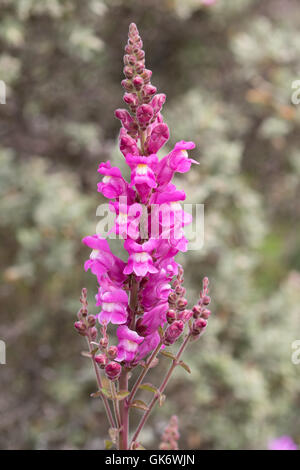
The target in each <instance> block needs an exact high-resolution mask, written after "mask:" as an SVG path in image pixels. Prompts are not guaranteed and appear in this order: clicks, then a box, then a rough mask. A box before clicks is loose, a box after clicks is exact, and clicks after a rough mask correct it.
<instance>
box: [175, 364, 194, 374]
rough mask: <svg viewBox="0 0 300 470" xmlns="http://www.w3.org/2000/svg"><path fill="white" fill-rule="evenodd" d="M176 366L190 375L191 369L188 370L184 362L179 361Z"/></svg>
mask: <svg viewBox="0 0 300 470" xmlns="http://www.w3.org/2000/svg"><path fill="white" fill-rule="evenodd" d="M178 364H179V365H180V366H181V367H183V368H184V369H185V370H186V371H187V372H188V373H189V374H190V373H191V369H190V368H189V366H188V365H187V364H186V363H185V362H183V361H180V362H179V363H178Z"/></svg>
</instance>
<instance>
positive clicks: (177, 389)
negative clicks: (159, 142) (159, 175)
mask: <svg viewBox="0 0 300 470" xmlns="http://www.w3.org/2000/svg"><path fill="white" fill-rule="evenodd" d="M299 13H300V7H299V2H298V1H297V0H265V1H263V2H262V1H259V0H239V1H236V0H226V1H224V0H223V1H222V0H216V2H215V4H213V5H210V6H204V5H203V3H202V1H201V0H185V1H182V0H143V1H138V0H135V1H133V0H106V1H105V0H85V1H82V0H2V1H1V6H0V16H1V21H0V79H1V80H3V81H5V83H6V86H7V96H6V104H5V105H2V104H1V105H0V122H1V126H0V160H1V162H0V234H1V246H0V263H1V287H0V305H1V306H0V309H1V318H0V339H3V340H5V341H6V345H7V365H5V366H4V365H2V366H0V378H1V389H0V447H1V448H2V449H54V448H56V449H78V448H84V449H99V448H103V438H104V437H105V435H106V429H107V426H106V421H105V416H104V413H103V409H102V405H101V403H100V401H98V400H92V399H90V398H89V394H90V393H91V392H93V391H95V383H94V376H93V372H92V369H91V368H90V364H88V363H87V362H86V361H87V360H86V359H85V358H83V357H81V356H80V351H81V350H82V349H84V341H83V339H82V338H81V337H80V336H79V335H77V334H76V333H75V332H74V330H73V322H74V319H75V316H76V312H77V310H78V298H79V295H80V290H81V288H82V287H83V286H86V287H88V289H89V300H90V306H91V312H92V313H96V309H95V307H94V294H95V292H96V283H95V279H94V278H93V276H91V275H90V274H89V273H85V272H84V270H83V262H84V260H85V259H86V258H87V257H88V255H89V250H87V249H86V248H85V247H83V246H81V238H82V237H83V236H85V235H87V234H91V233H94V231H95V227H96V223H97V218H96V215H95V212H96V207H97V205H98V204H99V203H100V202H101V197H100V195H99V194H97V192H96V183H97V181H98V174H97V166H98V164H99V162H101V161H103V160H106V159H108V158H112V159H113V160H114V161H115V163H117V164H119V165H122V157H121V154H120V153H119V152H118V148H117V134H118V129H119V122H118V121H117V120H116V119H114V117H113V112H114V109H115V108H117V107H122V89H121V86H120V80H121V79H122V55H123V47H124V45H125V42H126V40H127V31H128V25H129V23H130V22H132V21H134V22H136V23H137V25H138V27H139V30H140V33H141V35H142V38H143V40H144V48H145V51H146V63H147V66H148V68H151V69H152V70H153V84H154V85H156V86H157V87H158V89H159V91H160V92H164V93H166V94H167V97H168V100H167V103H166V105H165V107H164V110H163V111H164V118H165V120H166V122H167V123H168V124H169V126H170V130H171V139H170V142H169V143H168V148H171V146H172V145H173V144H174V143H175V142H176V141H177V140H181V139H185V140H194V141H195V142H196V144H197V148H196V150H195V151H193V154H192V157H193V158H196V159H198V160H199V161H200V165H199V167H197V168H195V167H194V168H193V170H192V171H191V172H190V173H189V174H187V175H183V176H182V177H181V178H180V179H178V181H177V182H176V184H178V186H179V187H181V188H182V189H185V190H186V192H187V201H188V202H198V203H204V204H205V244H204V247H203V248H202V249H201V250H199V251H190V252H188V253H187V255H185V256H184V257H183V258H182V262H183V264H184V266H185V268H186V274H185V284H186V287H187V289H188V291H189V296H190V299H191V302H192V301H193V300H194V301H195V300H196V298H197V294H198V291H199V288H200V284H201V279H202V277H203V276H204V275H208V276H209V278H210V282H211V295H212V298H213V304H212V310H213V316H212V317H211V320H210V323H209V328H208V330H207V332H206V334H205V336H204V337H203V338H201V340H200V341H199V342H197V343H194V344H193V346H191V348H190V350H189V352H187V353H186V356H185V360H186V362H188V363H189V365H190V366H191V369H192V374H191V375H188V374H186V372H185V371H184V370H183V369H181V370H178V371H177V372H176V374H175V378H174V379H173V382H172V383H171V384H170V386H169V387H168V389H167V401H166V403H165V405H164V406H163V408H160V409H159V413H158V410H156V413H154V414H153V416H152V418H151V420H150V421H149V423H148V425H147V426H146V428H145V431H144V433H143V434H142V442H143V444H144V446H145V447H146V448H152V449H153V448H157V446H158V442H159V438H160V435H161V432H162V429H163V427H164V425H165V423H166V422H167V420H168V418H169V417H170V415H171V414H174V413H177V414H178V415H179V423H180V431H181V439H180V448H181V449H188V448H190V449H259V448H267V445H268V441H269V439H271V438H273V437H275V436H278V435H282V434H290V435H291V436H292V437H293V438H294V440H295V441H296V442H297V443H298V444H300V416H299V413H298V410H299V406H300V365H298V366H296V365H294V364H292V362H291V354H292V348H291V344H292V342H293V341H294V340H296V339H300V307H299V305H300V238H299V230H300V221H299V213H300V203H299V196H300V185H299V175H300V158H299V157H300V150H299V148H300V133H299V128H300V107H297V106H295V105H293V104H292V102H291V95H292V92H293V90H292V82H293V81H294V80H297V79H300V36H299V28H300V14H299ZM299 106H300V105H299ZM192 305H193V304H192ZM164 361H167V360H166V359H162V360H161V361H160V362H161V363H160V364H159V367H158V368H157V369H156V372H155V373H156V374H160V373H162V371H163V370H164V368H165V367H166V363H165V362H164ZM147 398H149V397H147V396H146V399H147ZM139 413H140V412H139V411H138V410H137V411H136V412H133V418H134V419H135V420H137V419H138V417H139Z"/></svg>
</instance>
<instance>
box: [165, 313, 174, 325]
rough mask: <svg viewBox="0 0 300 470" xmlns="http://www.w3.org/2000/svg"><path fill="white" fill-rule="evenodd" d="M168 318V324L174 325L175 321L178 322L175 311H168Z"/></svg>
mask: <svg viewBox="0 0 300 470" xmlns="http://www.w3.org/2000/svg"><path fill="white" fill-rule="evenodd" d="M166 317H167V322H168V323H169V324H171V323H173V321H175V320H176V312H175V310H168V311H167V315H166Z"/></svg>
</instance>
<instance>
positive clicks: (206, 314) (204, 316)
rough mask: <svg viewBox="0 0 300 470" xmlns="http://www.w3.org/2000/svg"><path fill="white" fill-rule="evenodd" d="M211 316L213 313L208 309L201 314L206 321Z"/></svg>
mask: <svg viewBox="0 0 300 470" xmlns="http://www.w3.org/2000/svg"><path fill="white" fill-rule="evenodd" d="M210 315H211V311H210V310H208V309H207V308H205V309H204V310H203V311H202V313H201V317H202V318H204V319H205V320H207V319H208V318H209V317H210Z"/></svg>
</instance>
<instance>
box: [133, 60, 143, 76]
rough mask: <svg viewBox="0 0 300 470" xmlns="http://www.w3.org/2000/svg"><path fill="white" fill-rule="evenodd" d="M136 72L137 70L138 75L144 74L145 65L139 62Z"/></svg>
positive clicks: (136, 65)
mask: <svg viewBox="0 0 300 470" xmlns="http://www.w3.org/2000/svg"><path fill="white" fill-rule="evenodd" d="M135 70H136V73H139V74H141V73H143V71H144V70H145V64H144V62H137V63H136V64H135Z"/></svg>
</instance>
